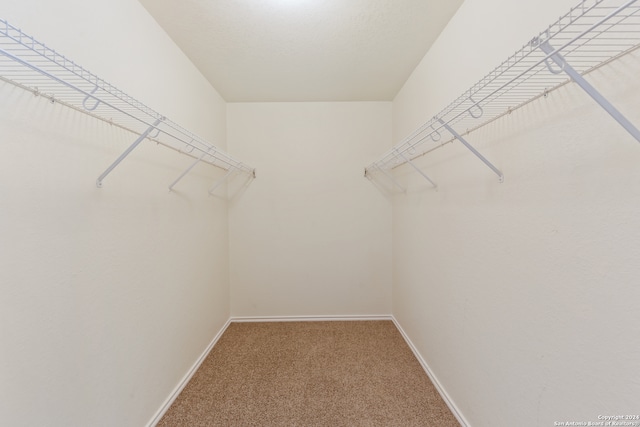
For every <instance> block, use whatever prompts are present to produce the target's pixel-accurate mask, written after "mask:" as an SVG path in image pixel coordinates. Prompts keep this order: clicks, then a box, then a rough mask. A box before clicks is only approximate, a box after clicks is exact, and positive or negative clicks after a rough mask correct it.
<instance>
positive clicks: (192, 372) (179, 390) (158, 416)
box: [146, 318, 231, 427]
mask: <svg viewBox="0 0 640 427" xmlns="http://www.w3.org/2000/svg"><path fill="white" fill-rule="evenodd" d="M230 324H231V318H229V319H227V321H226V322H225V323H224V325H222V328H220V330H219V331H218V333H217V334H216V335H215V336H214V337H213V339H212V340H211V342H210V343H209V345H208V346H207V348H205V349H204V351H203V352H202V354H201V355H200V357H198V359H197V360H196V361H195V363H194V364H193V365H192V366H191V368H190V369H189V370H188V371H187V373H186V374H185V375H184V377H182V380H180V382H178V384H177V385H176V387H175V388H174V389H173V391H172V392H171V393H170V394H169V396H168V397H167V399H166V400H165V401H164V402H163V403H162V405H161V406H160V408H159V409H158V411H157V412H156V413H155V414H154V415H153V417H152V418H151V420H150V421H149V422H148V423H147V425H146V427H155V426H156V425H157V424H158V423H159V422H160V420H161V419H162V417H163V416H164V414H165V413H166V412H167V411H168V410H169V408H170V407H171V405H173V402H175V400H176V399H177V398H178V396H179V395H180V393H182V390H183V389H184V388H185V387H186V386H187V384H188V383H189V381H190V380H191V378H192V377H193V376H194V375H195V373H196V372H198V369H199V368H200V365H202V362H204V360H205V359H206V358H207V356H208V355H209V353H210V352H211V350H213V347H214V346H215V345H216V343H217V342H218V340H219V339H220V337H221V336H222V334H224V332H225V331H226V330H227V328H228V327H229V325H230Z"/></svg>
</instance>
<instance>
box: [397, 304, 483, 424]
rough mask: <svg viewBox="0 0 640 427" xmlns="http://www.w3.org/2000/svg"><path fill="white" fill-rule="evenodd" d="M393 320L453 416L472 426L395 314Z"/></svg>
mask: <svg viewBox="0 0 640 427" xmlns="http://www.w3.org/2000/svg"><path fill="white" fill-rule="evenodd" d="M391 320H392V321H393V323H394V324H395V325H396V328H398V331H400V334H401V335H402V337H403V338H404V340H405V342H406V343H407V345H408V346H409V348H410V349H411V351H413V355H414V356H416V359H418V362H420V365H422V369H424V371H425V372H426V373H427V376H428V377H429V379H430V380H431V382H432V383H433V385H434V386H435V388H436V390H438V393H440V396H441V397H442V400H444V403H446V404H447V406H448V407H449V409H450V410H451V413H452V414H453V416H454V417H456V419H457V420H458V422H459V423H460V425H461V426H462V427H470V426H471V424H469V422H468V421H467V420H466V419H465V417H464V416H463V415H462V413H461V412H460V410H459V409H458V407H457V406H456V404H455V403H454V402H453V400H451V397H449V395H448V394H447V392H446V391H445V389H444V387H442V384H440V381H438V378H437V377H436V376H435V374H434V373H433V371H431V368H430V367H429V365H428V364H427V361H426V360H424V358H423V357H422V355H421V354H420V352H419V351H418V349H417V348H416V346H415V345H413V342H411V339H409V336H408V335H407V333H406V332H405V331H404V329H402V326H400V323H398V321H397V320H396V318H395V317H394V316H391Z"/></svg>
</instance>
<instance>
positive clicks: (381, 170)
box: [376, 165, 407, 193]
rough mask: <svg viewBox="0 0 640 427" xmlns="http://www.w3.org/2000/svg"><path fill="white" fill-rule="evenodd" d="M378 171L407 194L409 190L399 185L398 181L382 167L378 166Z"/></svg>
mask: <svg viewBox="0 0 640 427" xmlns="http://www.w3.org/2000/svg"><path fill="white" fill-rule="evenodd" d="M376 169H378V170H379V171H380V172H382V173H383V174H384V176H386V177H387V178H389V179H390V180H391V182H392V183H393V185H395V186H396V187H398V188H399V189H401V190H402V192H403V193H406V192H407V190H406V189H405V188H404V187H403V186H402V185H400V184H398V181H396V179H395V178H394V177H393V176H392V175H391V174H389V173H387V171H385V170H384V169H382V168H381V167H380V166H377V165H376Z"/></svg>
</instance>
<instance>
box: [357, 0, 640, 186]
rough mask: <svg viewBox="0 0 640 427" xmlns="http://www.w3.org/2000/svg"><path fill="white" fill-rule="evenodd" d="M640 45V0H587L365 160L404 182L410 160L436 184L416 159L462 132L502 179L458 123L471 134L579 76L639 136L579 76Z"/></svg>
mask: <svg viewBox="0 0 640 427" xmlns="http://www.w3.org/2000/svg"><path fill="white" fill-rule="evenodd" d="M638 47H640V4H637V0H583V1H581V2H580V3H579V4H578V5H577V6H575V7H573V8H572V9H571V10H570V11H569V12H568V13H567V14H565V15H563V16H562V17H560V19H559V20H558V21H556V22H555V23H553V24H552V25H550V26H549V27H548V28H546V29H545V30H544V31H542V32H541V33H540V34H539V35H538V36H536V37H534V38H533V39H532V40H530V41H529V42H528V43H526V44H525V45H524V46H522V48H521V49H519V50H518V51H516V52H515V53H514V54H513V55H511V56H510V57H508V58H507V59H506V60H505V61H504V62H502V63H501V64H500V65H499V66H498V67H496V68H495V69H494V70H493V71H491V72H490V73H489V74H487V75H486V76H484V77H483V78H482V79H481V80H480V81H479V82H477V83H476V84H474V85H473V86H472V87H471V88H470V89H468V90H467V91H465V92H464V93H463V94H462V95H460V96H459V97H458V98H456V99H455V100H454V101H453V102H452V103H451V104H449V105H448V106H447V107H446V108H444V109H443V110H442V111H441V112H439V113H438V114H436V115H435V116H434V117H433V118H431V119H430V120H428V121H427V122H425V123H424V124H423V125H422V126H420V127H419V128H418V129H416V130H415V131H414V132H413V133H412V134H411V135H409V136H408V137H407V138H405V139H404V140H402V141H401V142H400V143H399V144H397V145H396V146H394V147H393V148H392V149H390V150H389V151H387V152H386V153H384V155H383V156H382V157H380V158H379V160H378V161H376V162H373V163H372V164H370V165H369V166H367V167H366V168H365V176H368V177H369V176H370V175H371V174H373V173H375V172H381V173H383V174H384V175H385V176H387V178H389V179H390V180H391V181H392V182H393V184H394V185H395V186H396V187H398V188H400V189H402V190H404V188H402V186H400V185H399V183H398V182H397V181H395V180H394V178H393V176H392V174H391V170H392V169H394V168H396V167H398V166H401V165H404V164H407V163H408V164H410V165H411V166H412V167H413V168H414V169H416V170H417V171H418V172H419V173H421V174H422V175H423V176H424V177H425V178H426V179H427V180H429V182H431V183H432V184H433V185H434V186H435V183H434V182H433V181H431V179H429V178H428V177H427V176H426V174H425V173H424V172H422V171H421V170H420V169H418V168H417V167H416V166H415V164H414V163H413V160H415V159H416V158H418V157H420V156H423V155H425V154H427V153H429V152H431V151H433V150H435V149H437V148H440V147H441V146H443V145H445V144H447V143H449V142H452V141H453V140H456V139H457V140H459V141H460V142H462V143H463V144H464V145H466V146H467V148H469V149H470V150H471V151H472V152H473V153H474V154H475V155H476V156H478V157H479V158H480V160H482V161H483V162H484V163H485V164H486V165H487V166H488V167H489V168H491V169H492V170H493V171H494V173H496V174H497V175H498V177H499V179H500V181H502V179H503V175H502V172H500V171H499V170H498V169H497V168H495V166H493V165H492V164H491V163H490V162H489V161H488V160H487V159H486V158H484V157H483V156H482V155H481V154H480V153H479V152H477V150H475V149H474V148H473V147H472V146H470V144H468V142H467V141H466V140H465V138H464V137H463V136H462V135H460V133H458V131H456V129H458V130H460V131H461V133H463V134H468V133H469V132H471V131H473V130H476V129H478V128H480V127H482V126H484V125H486V124H488V123H490V122H492V121H494V120H496V119H498V118H500V117H502V116H504V115H505V114H509V113H510V112H512V111H513V110H515V109H516V108H519V107H520V106H522V105H524V104H526V103H528V102H531V101H532V100H534V99H536V98H538V97H540V96H545V95H546V94H547V93H548V92H550V91H552V90H554V89H556V88H558V87H559V86H562V85H564V84H566V83H568V82H569V81H574V82H576V83H578V84H579V85H580V86H581V87H582V88H583V89H584V90H585V91H586V92H587V93H588V94H589V95H590V96H591V97H592V98H594V100H596V102H598V103H599V104H600V105H601V106H602V107H603V108H604V109H605V110H607V112H609V114H611V116H612V117H613V118H614V119H615V120H617V121H618V122H619V123H620V124H621V125H622V126H624V127H625V129H626V130H627V131H628V132H629V133H630V134H631V135H632V136H633V137H634V138H635V139H636V140H638V141H639V142H640V131H638V129H637V128H636V127H635V126H634V125H633V124H631V123H630V122H629V121H628V120H626V118H624V116H622V115H621V114H620V113H619V112H618V111H617V110H616V109H615V107H613V106H612V105H611V104H609V103H608V101H607V100H606V99H604V97H602V95H600V94H599V93H598V92H597V90H595V88H593V87H592V86H591V85H590V84H589V83H588V82H586V80H585V79H584V78H583V77H582V76H583V75H584V74H587V73H589V72H590V71H592V70H594V69H596V68H598V67H600V66H602V65H603V64H605V63H608V62H610V61H612V60H614V59H616V58H619V57H620V56H622V55H624V54H626V53H629V52H630V51H633V50H635V49H637V48H638ZM447 135H451V137H447Z"/></svg>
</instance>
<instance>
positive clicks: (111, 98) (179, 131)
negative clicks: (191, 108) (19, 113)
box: [0, 19, 255, 192]
mask: <svg viewBox="0 0 640 427" xmlns="http://www.w3.org/2000/svg"><path fill="white" fill-rule="evenodd" d="M0 79H1V80H3V81H5V82H8V83H11V84H14V85H16V86H19V87H21V88H23V89H25V90H28V91H30V92H32V93H33V94H35V95H39V96H43V97H45V98H47V99H49V100H50V101H51V102H58V103H61V104H63V105H65V106H67V107H70V108H73V109H74V110H77V111H81V112H83V113H86V114H89V115H90V116H92V117H95V118H97V119H100V120H103V121H106V122H108V123H111V124H113V125H116V126H118V127H120V128H123V129H126V130H129V131H131V132H133V133H135V134H137V135H139V137H138V139H137V140H136V141H135V142H134V143H133V144H132V145H131V146H130V147H129V148H128V149H127V150H126V151H125V153H123V155H122V156H120V158H118V159H117V160H116V161H115V162H114V163H113V164H112V165H111V166H110V167H109V168H108V169H107V170H106V171H105V173H103V174H102V175H100V177H99V178H98V179H97V181H96V184H97V186H98V187H101V186H102V180H103V179H104V178H105V177H106V175H107V174H109V173H110V172H111V170H113V168H115V167H116V166H117V164H118V163H120V161H122V160H123V159H124V158H125V157H126V156H127V155H128V154H129V153H130V152H131V151H132V150H133V149H134V148H135V147H136V146H137V145H138V144H139V143H140V142H142V141H143V140H145V139H148V140H151V141H154V142H155V143H157V144H160V145H163V146H166V147H168V148H171V149H173V150H175V151H177V152H179V153H182V154H185V155H187V156H190V157H192V158H194V160H195V162H194V163H193V164H192V165H191V166H190V167H189V169H187V170H186V171H185V172H184V173H183V174H182V175H181V176H180V177H179V178H178V179H177V180H176V181H174V182H173V183H172V184H171V185H170V186H169V188H170V189H172V188H173V186H174V185H176V184H177V182H178V181H179V180H180V179H182V177H184V176H185V175H186V174H187V173H188V172H189V171H190V170H191V169H192V168H193V167H194V166H195V165H196V164H197V163H200V162H202V163H206V164H209V165H212V166H215V167H217V168H221V169H224V170H225V171H227V173H226V174H225V177H224V178H225V179H226V178H229V177H230V176H231V175H232V174H234V173H245V174H248V175H250V176H251V177H255V170H254V169H252V168H251V167H249V166H247V165H245V164H243V163H242V162H240V161H238V160H236V159H234V158H233V157H232V156H230V155H229V154H227V153H225V152H224V151H222V150H220V149H218V148H217V147H216V146H215V145H213V144H212V143H210V142H208V141H206V140H205V139H203V138H201V137H199V136H197V135H196V134H194V133H192V132H190V131H189V130H187V129H185V128H183V127H182V126H180V125H178V124H177V123H175V122H173V121H171V120H169V119H168V118H166V117H165V116H163V115H161V114H160V113H158V112H156V111H154V110H153V109H151V108H149V107H148V106H146V105H145V104H143V103H142V102H140V101H138V100H136V99H134V98H133V97H131V96H129V95H127V94H126V93H124V92H123V91H121V90H120V89H118V88H116V87H114V86H113V85H112V84H110V83H109V82H107V81H105V80H103V79H101V78H99V77H98V76H96V75H95V74H93V73H91V72H89V71H88V70H86V69H85V68H83V67H82V66H80V65H78V64H76V63H75V62H74V61H72V60H70V59H68V58H66V57H65V56H63V55H61V54H59V53H58V52H56V51H55V50H54V49H52V48H50V47H48V46H46V45H45V44H44V43H41V42H39V41H37V40H35V39H34V38H33V37H31V36H29V35H27V34H25V33H23V32H22V31H21V30H20V29H19V28H17V27H14V26H13V25H11V24H9V23H8V22H7V21H6V20H2V19H0ZM218 185H219V183H216V184H214V187H217V186H218ZM211 191H212V190H210V192H211Z"/></svg>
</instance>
